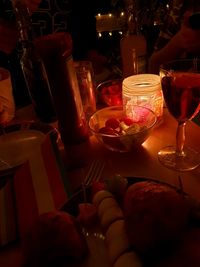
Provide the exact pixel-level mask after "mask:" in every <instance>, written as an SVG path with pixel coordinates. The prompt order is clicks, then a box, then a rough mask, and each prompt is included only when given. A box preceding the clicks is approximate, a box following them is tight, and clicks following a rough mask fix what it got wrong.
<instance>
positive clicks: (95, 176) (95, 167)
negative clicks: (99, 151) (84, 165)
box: [83, 160, 105, 186]
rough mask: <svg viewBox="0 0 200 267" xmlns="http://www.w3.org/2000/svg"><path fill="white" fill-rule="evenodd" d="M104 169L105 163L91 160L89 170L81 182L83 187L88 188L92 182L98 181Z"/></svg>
mask: <svg viewBox="0 0 200 267" xmlns="http://www.w3.org/2000/svg"><path fill="white" fill-rule="evenodd" d="M104 167H105V162H104V161H103V160H93V161H92V163H91V165H90V167H89V170H88V172H87V174H86V176H85V179H84V180H83V185H84V186H89V185H90V184H91V183H92V181H99V180H100V178H101V175H102V172H103V169H104Z"/></svg>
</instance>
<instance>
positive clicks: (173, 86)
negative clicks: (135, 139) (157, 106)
mask: <svg viewBox="0 0 200 267" xmlns="http://www.w3.org/2000/svg"><path fill="white" fill-rule="evenodd" d="M160 77H161V86H162V91H163V95H164V99H165V103H166V106H167V108H168V110H169V112H170V113H171V115H172V116H173V117H174V118H175V119H176V120H177V122H178V128H177V132H176V147H174V146H167V147H165V148H163V149H161V150H160V151H159V153H158V158H159V160H160V162H161V163H162V164H164V165H165V166H166V167H168V168H171V169H174V170H178V171H188V170H192V169H194V168H196V167H197V166H199V165H200V153H199V152H197V151H195V150H193V149H192V148H189V147H186V146H184V144H185V126H186V122H187V121H188V120H190V119H192V118H193V117H194V116H195V115H196V114H197V113H198V111H199V108H200V60H197V59H191V60H190V59H188V60H176V61H171V62H168V63H166V64H163V65H162V66H161V68H160Z"/></svg>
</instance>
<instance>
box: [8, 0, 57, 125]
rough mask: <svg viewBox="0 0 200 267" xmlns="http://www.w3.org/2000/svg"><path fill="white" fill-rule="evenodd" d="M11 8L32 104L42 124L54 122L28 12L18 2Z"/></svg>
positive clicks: (50, 95)
mask: <svg viewBox="0 0 200 267" xmlns="http://www.w3.org/2000/svg"><path fill="white" fill-rule="evenodd" d="M13 6H14V10H15V17H16V22H17V26H18V30H19V38H20V46H21V57H20V63H21V67H22V71H23V74H24V79H25V83H26V86H27V89H28V92H29V95H30V98H31V101H32V104H33V106H34V109H35V111H36V114H37V115H38V117H39V118H40V120H41V121H42V122H46V123H50V122H54V121H56V120H57V116H56V112H55V108H54V102H53V98H52V94H51V90H50V85H49V80H48V77H47V74H46V69H45V67H44V64H43V61H42V59H41V57H40V56H39V54H38V53H37V51H36V48H35V46H34V42H33V34H32V25H31V18H30V14H29V10H28V8H27V6H26V5H25V4H24V3H23V2H22V1H19V0H15V1H13Z"/></svg>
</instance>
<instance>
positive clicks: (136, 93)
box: [122, 74, 163, 118]
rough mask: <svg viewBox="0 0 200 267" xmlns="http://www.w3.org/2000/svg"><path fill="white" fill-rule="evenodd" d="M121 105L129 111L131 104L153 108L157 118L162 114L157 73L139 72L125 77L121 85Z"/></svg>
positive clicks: (160, 91) (161, 99)
mask: <svg viewBox="0 0 200 267" xmlns="http://www.w3.org/2000/svg"><path fill="white" fill-rule="evenodd" d="M122 97H123V105H124V106H125V110H126V112H131V111H130V107H131V106H133V105H138V106H144V107H146V108H149V109H151V110H153V111H154V112H155V113H156V115H157V117H158V118H161V117H162V114H163V96H162V90H161V85H160V77H159V75H154V74H139V75H133V76H130V77H127V78H126V79H124V80H123V86H122Z"/></svg>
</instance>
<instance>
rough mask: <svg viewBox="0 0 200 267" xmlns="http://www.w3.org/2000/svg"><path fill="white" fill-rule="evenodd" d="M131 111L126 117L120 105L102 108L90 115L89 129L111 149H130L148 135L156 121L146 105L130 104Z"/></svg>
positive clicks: (118, 150) (122, 150)
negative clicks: (130, 114)
mask: <svg viewBox="0 0 200 267" xmlns="http://www.w3.org/2000/svg"><path fill="white" fill-rule="evenodd" d="M132 113H133V116H129V117H128V116H127V115H126V114H125V111H124V109H123V107H122V106H112V107H106V108H102V109H100V110H98V111H96V112H95V113H94V114H93V115H92V116H91V117H90V120H89V128H90V131H91V132H92V134H94V135H95V136H96V138H97V139H98V140H99V142H100V143H102V144H103V145H104V146H105V147H106V148H108V149H110V150H112V151H117V152H128V151H131V150H132V149H133V148H135V147H137V146H139V145H141V144H142V143H143V142H144V141H145V140H146V139H147V138H148V137H149V135H150V133H151V131H152V129H153V128H154V126H155V125H156V122H157V117H156V115H155V113H154V112H153V111H152V110H150V109H148V108H146V107H141V106H132Z"/></svg>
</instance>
